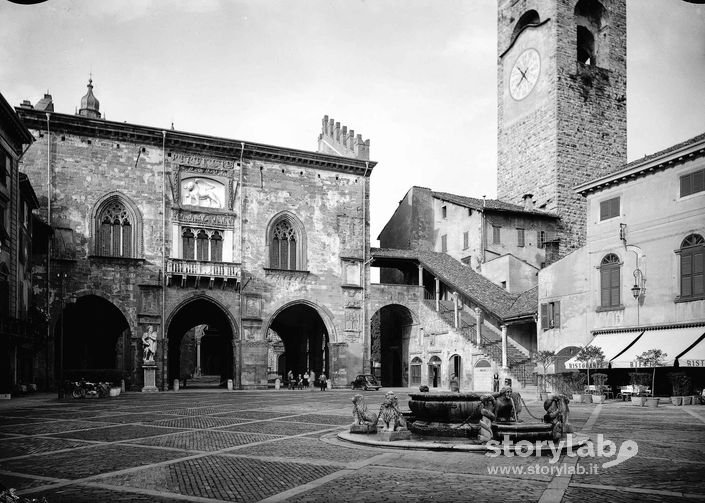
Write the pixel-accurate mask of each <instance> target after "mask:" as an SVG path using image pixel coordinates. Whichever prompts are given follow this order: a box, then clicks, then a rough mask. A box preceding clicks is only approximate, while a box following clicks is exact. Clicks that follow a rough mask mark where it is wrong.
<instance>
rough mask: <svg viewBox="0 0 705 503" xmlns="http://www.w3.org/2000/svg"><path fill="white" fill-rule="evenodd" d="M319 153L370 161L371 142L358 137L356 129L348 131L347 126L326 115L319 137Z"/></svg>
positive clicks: (360, 136)
mask: <svg viewBox="0 0 705 503" xmlns="http://www.w3.org/2000/svg"><path fill="white" fill-rule="evenodd" d="M318 152H320V153H322V154H330V155H338V156H341V157H352V158H355V159H361V160H364V161H368V160H369V159H370V140H363V139H362V135H361V134H357V135H356V134H355V130H354V129H348V127H347V126H345V125H341V124H340V122H336V121H335V119H331V118H329V117H328V116H327V115H324V116H323V120H322V121H321V133H320V134H319V135H318Z"/></svg>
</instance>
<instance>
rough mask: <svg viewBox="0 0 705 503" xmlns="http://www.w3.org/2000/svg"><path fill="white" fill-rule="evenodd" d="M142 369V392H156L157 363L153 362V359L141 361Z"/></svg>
mask: <svg viewBox="0 0 705 503" xmlns="http://www.w3.org/2000/svg"><path fill="white" fill-rule="evenodd" d="M142 370H143V372H144V386H143V387H142V393H156V392H158V391H159V389H157V383H156V371H157V364H156V363H154V360H148V361H144V362H143V363H142Z"/></svg>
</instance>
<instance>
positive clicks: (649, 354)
mask: <svg viewBox="0 0 705 503" xmlns="http://www.w3.org/2000/svg"><path fill="white" fill-rule="evenodd" d="M667 356H668V355H667V354H666V353H664V352H663V351H661V350H660V349H649V350H647V351H644V352H643V353H641V354H640V355H639V356H637V357H636V361H637V362H639V366H640V367H651V368H653V373H652V375H651V396H654V394H655V393H654V392H655V391H656V388H655V385H656V367H660V366H662V365H663V361H664V360H665V359H666V357H667Z"/></svg>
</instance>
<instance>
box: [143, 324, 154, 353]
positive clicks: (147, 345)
mask: <svg viewBox="0 0 705 503" xmlns="http://www.w3.org/2000/svg"><path fill="white" fill-rule="evenodd" d="M142 351H143V353H144V355H143V358H144V361H146V362H153V361H154V356H155V355H156V354H157V333H156V332H155V331H154V327H153V326H152V325H150V326H149V328H148V329H147V331H146V332H145V333H144V334H143V335H142Z"/></svg>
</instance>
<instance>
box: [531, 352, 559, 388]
mask: <svg viewBox="0 0 705 503" xmlns="http://www.w3.org/2000/svg"><path fill="white" fill-rule="evenodd" d="M531 356H532V360H533V361H534V363H536V364H539V365H541V366H542V367H543V380H542V386H541V387H542V388H543V392H544V393H545V392H546V372H547V371H548V367H550V366H551V365H552V364H553V362H554V361H556V352H555V351H548V350H543V351H536V352H534V354H532V355H531Z"/></svg>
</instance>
